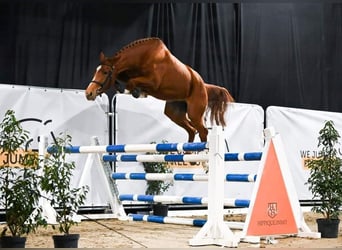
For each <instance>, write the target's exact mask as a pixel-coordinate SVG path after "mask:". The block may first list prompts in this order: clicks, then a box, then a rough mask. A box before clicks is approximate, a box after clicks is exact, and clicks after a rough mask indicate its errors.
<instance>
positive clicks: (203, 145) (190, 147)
mask: <svg viewBox="0 0 342 250" xmlns="http://www.w3.org/2000/svg"><path fill="white" fill-rule="evenodd" d="M206 149H208V143H207V142H192V143H190V142H187V143H160V144H121V145H105V146H67V147H66V148H65V150H66V151H67V152H68V153H131V152H150V153H153V152H184V151H203V150H206ZM53 150H54V148H53V147H48V149H47V151H48V152H49V153H53Z"/></svg>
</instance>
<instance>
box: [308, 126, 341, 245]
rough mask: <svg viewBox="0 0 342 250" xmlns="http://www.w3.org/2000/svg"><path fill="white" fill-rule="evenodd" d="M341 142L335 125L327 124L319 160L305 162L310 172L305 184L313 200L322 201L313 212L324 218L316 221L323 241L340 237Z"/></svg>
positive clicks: (320, 137) (322, 130)
mask: <svg viewBox="0 0 342 250" xmlns="http://www.w3.org/2000/svg"><path fill="white" fill-rule="evenodd" d="M339 138H340V135H339V133H338V131H337V130H336V129H335V127H334V122H333V121H326V122H325V124H324V127H323V128H322V129H321V130H320V131H319V137H318V148H319V157H318V158H316V159H310V160H308V161H306V166H307V167H308V168H309V170H310V176H309V178H308V181H307V183H306V184H308V185H309V190H310V191H311V192H312V195H313V199H319V200H320V203H318V204H317V205H315V206H314V207H313V208H312V210H313V211H314V212H316V213H321V214H322V215H323V218H319V219H317V225H318V231H319V232H320V233H321V237H323V238H336V237H338V227H339V223H340V220H339V214H340V209H341V206H342V160H341V158H340V157H339V156H338V151H337V149H336V144H337V143H338V140H339Z"/></svg>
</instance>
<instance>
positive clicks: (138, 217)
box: [128, 214, 207, 227]
mask: <svg viewBox="0 0 342 250" xmlns="http://www.w3.org/2000/svg"><path fill="white" fill-rule="evenodd" d="M128 217H129V218H130V219H131V220H133V221H147V222H155V223H163V224H180V225H189V226H196V227H202V226H203V225H204V224H205V223H206V222H207V221H206V220H204V219H190V218H177V217H163V216H157V215H142V214H129V215H128Z"/></svg>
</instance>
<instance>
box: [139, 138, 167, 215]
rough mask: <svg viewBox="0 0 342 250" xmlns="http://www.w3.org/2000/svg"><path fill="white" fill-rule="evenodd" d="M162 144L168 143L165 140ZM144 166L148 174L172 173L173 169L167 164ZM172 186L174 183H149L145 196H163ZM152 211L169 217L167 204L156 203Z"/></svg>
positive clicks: (149, 163) (147, 164) (150, 163)
mask: <svg viewBox="0 0 342 250" xmlns="http://www.w3.org/2000/svg"><path fill="white" fill-rule="evenodd" d="M152 143H155V142H152ZM162 143H166V141H165V140H163V141H162ZM159 154H161V153H159ZM143 165H144V170H145V172H146V173H172V169H170V168H169V166H168V164H167V162H143ZM172 185H173V182H171V181H147V186H146V190H145V194H147V195H161V194H163V193H164V192H166V191H167V190H168V189H169V188H170V187H171V186H172ZM152 209H153V214H154V215H160V216H167V213H168V205H167V204H162V203H155V204H153V205H152Z"/></svg>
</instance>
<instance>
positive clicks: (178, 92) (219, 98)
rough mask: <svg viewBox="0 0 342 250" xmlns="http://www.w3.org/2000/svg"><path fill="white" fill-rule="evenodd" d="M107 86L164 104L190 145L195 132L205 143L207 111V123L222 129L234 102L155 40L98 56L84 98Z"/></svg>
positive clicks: (223, 89) (168, 114) (134, 43)
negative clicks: (97, 61)
mask: <svg viewBox="0 0 342 250" xmlns="http://www.w3.org/2000/svg"><path fill="white" fill-rule="evenodd" d="M117 80H118V81H117ZM111 86H113V87H114V88H115V90H116V91H119V92H121V93H123V92H124V90H125V89H126V90H128V91H129V92H130V93H131V94H132V95H133V96H134V97H136V98H137V97H139V96H140V95H141V94H144V95H151V96H153V97H155V98H158V99H160V100H165V101H166V104H165V108H164V114H165V115H166V116H168V117H169V118H170V119H171V120H172V121H173V122H174V123H176V124H177V125H179V126H180V127H182V128H184V129H185V130H186V131H187V133H188V136H189V137H188V141H189V142H193V141H194V138H195V134H196V132H198V133H199V137H200V139H201V141H202V142H206V141H207V135H208V129H207V128H206V127H205V125H204V120H203V118H204V114H205V111H206V109H207V108H208V109H210V110H211V116H210V120H211V122H213V121H214V120H215V122H216V124H217V125H221V126H225V125H226V124H225V120H224V113H225V111H226V108H227V103H228V102H233V101H234V99H233V97H232V96H231V95H230V93H229V92H228V91H227V90H226V89H225V88H223V87H219V86H215V85H211V84H207V83H205V82H204V81H203V79H202V77H201V76H200V75H199V74H198V73H197V72H196V71H195V70H193V69H192V68H191V67H189V66H187V65H185V64H183V63H182V62H180V61H179V60H178V59H177V58H176V57H175V56H174V55H172V54H171V52H170V51H169V50H168V48H167V47H166V46H165V44H164V43H163V42H162V41H161V40H160V39H159V38H155V37H152V38H144V39H140V40H136V41H134V42H132V43H130V44H128V45H127V46H125V47H123V48H122V49H121V50H119V51H118V52H117V53H116V54H115V55H114V56H113V57H106V56H105V55H104V54H103V53H102V52H101V53H100V65H99V66H98V67H97V69H96V72H95V74H94V76H93V79H92V81H91V82H90V84H89V85H88V87H87V89H86V91H85V94H86V97H87V99H88V100H95V98H96V96H98V95H100V94H102V93H104V92H105V91H106V90H108V89H109V88H110V87H111Z"/></svg>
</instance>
